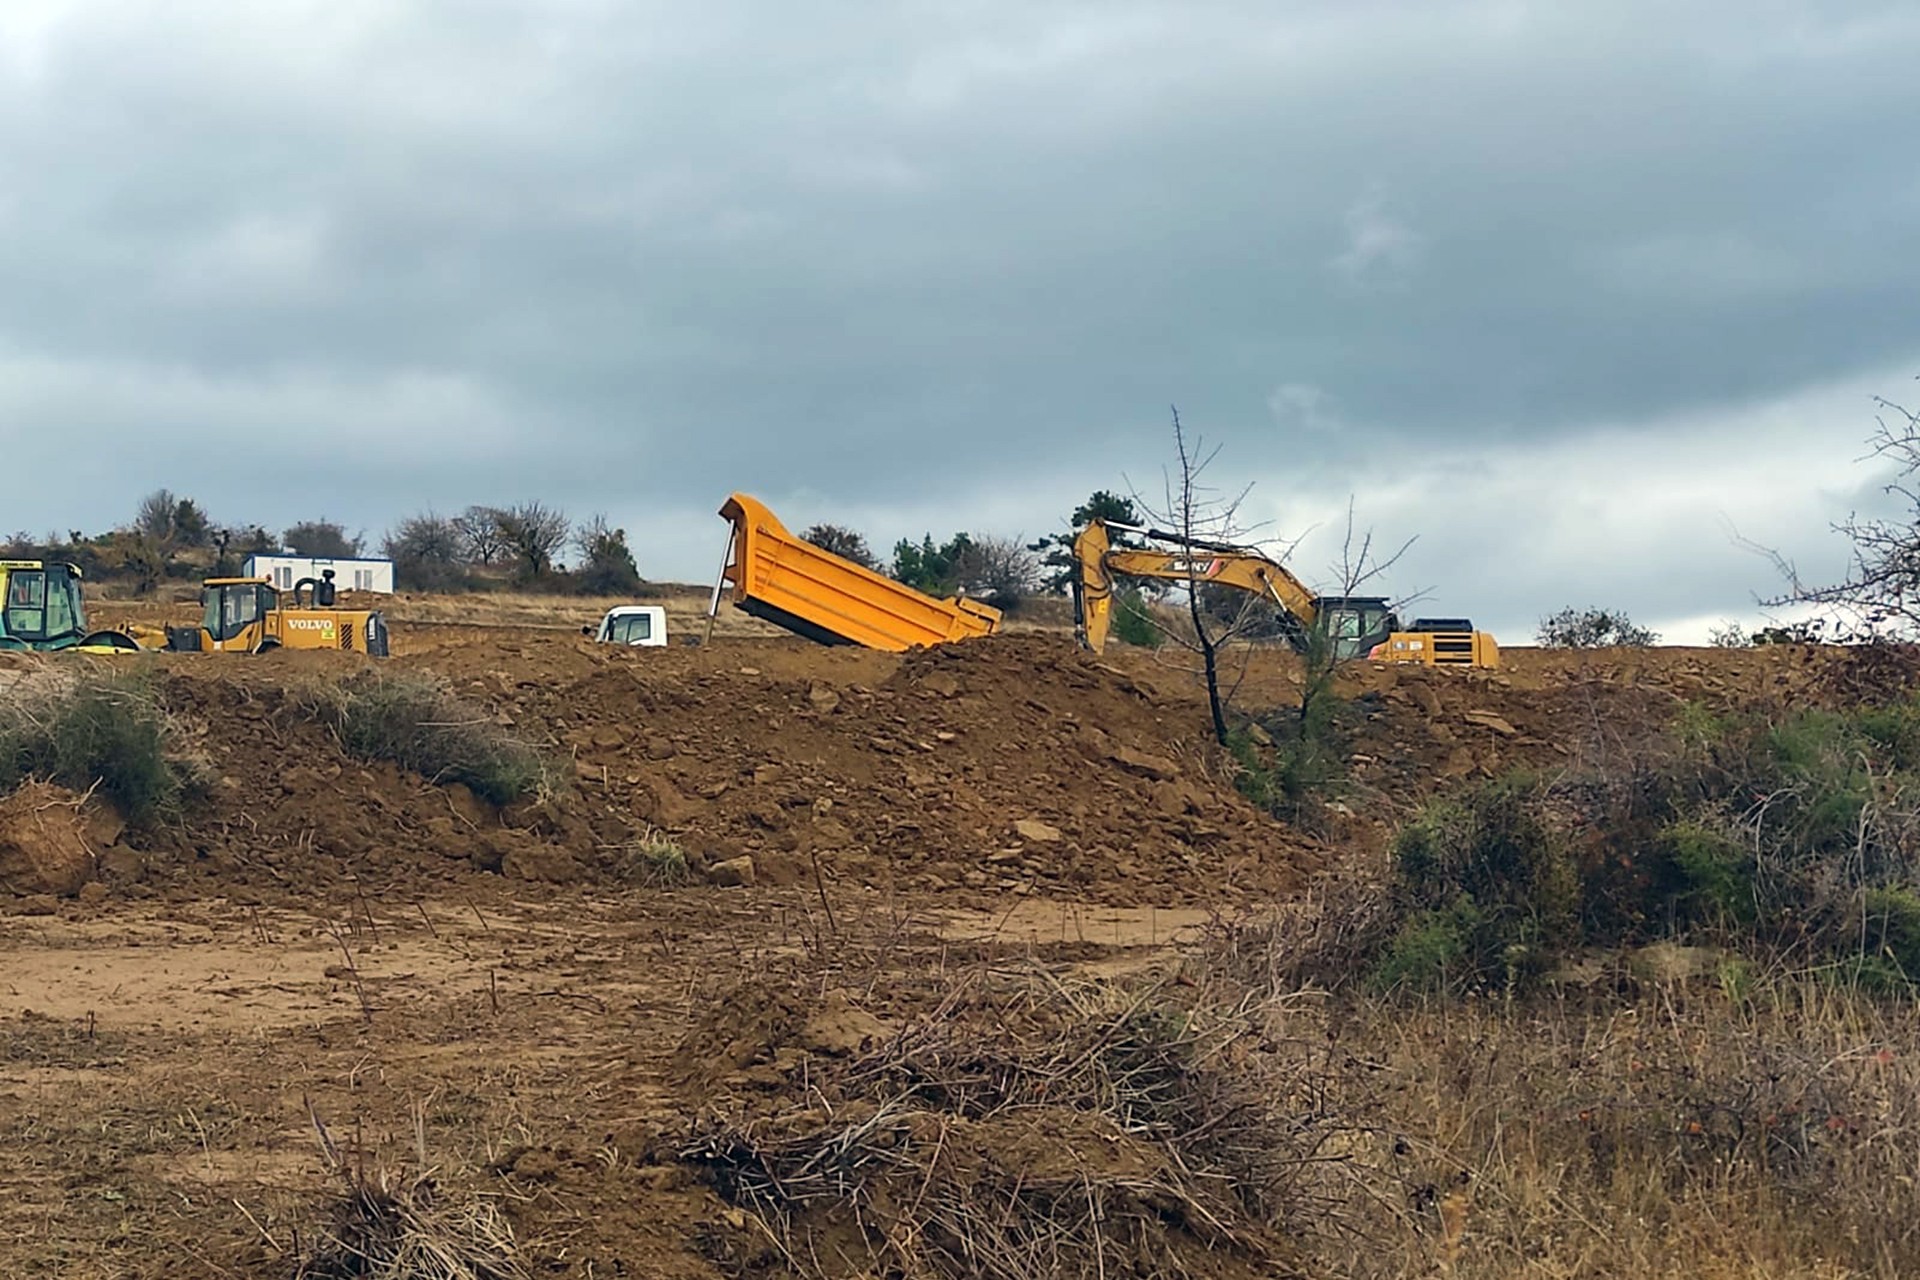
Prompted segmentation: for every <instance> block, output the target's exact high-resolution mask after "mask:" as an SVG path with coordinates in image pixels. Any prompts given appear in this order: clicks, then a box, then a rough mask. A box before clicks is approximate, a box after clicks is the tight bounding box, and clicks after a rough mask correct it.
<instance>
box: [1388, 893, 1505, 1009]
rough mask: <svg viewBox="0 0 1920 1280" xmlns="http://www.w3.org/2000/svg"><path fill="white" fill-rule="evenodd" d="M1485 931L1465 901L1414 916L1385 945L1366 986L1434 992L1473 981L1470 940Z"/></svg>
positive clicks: (1474, 969)
mask: <svg viewBox="0 0 1920 1280" xmlns="http://www.w3.org/2000/svg"><path fill="white" fill-rule="evenodd" d="M1486 925H1487V919H1486V917H1485V915H1483V914H1482V913H1481V911H1480V909H1479V908H1478V907H1476V906H1474V905H1473V903H1472V902H1470V901H1468V900H1467V899H1466V898H1458V899H1455V900H1454V902H1453V903H1452V904H1450V905H1449V906H1447V907H1446V908H1444V909H1440V910H1430V911H1422V912H1419V913H1417V914H1416V915H1414V916H1413V917H1412V918H1411V919H1409V920H1408V921H1407V922H1406V923H1405V924H1403V925H1402V926H1401V927H1400V930H1399V932H1397V933H1396V934H1394V935H1393V938H1392V940H1391V941H1390V942H1388V943H1387V946H1386V950H1385V953H1384V954H1383V955H1382V956H1381V957H1380V960H1379V962H1378V963H1377V964H1376V965H1375V966H1374V968H1373V972H1372V973H1371V974H1370V975H1369V985H1371V986H1372V987H1373V988H1374V989H1375V990H1377V991H1381V992H1391V991H1424V992H1438V991H1445V990H1449V989H1452V988H1456V987H1458V986H1461V985H1463V984H1465V983H1467V982H1469V981H1471V980H1472V979H1473V978H1475V977H1476V976H1478V974H1479V966H1478V965H1477V964H1476V963H1474V951H1475V946H1474V939H1475V937H1476V936H1477V935H1479V934H1480V933H1481V931H1482V930H1484V929H1485V928H1486Z"/></svg>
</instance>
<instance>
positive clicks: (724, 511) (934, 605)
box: [713, 493, 1000, 653]
mask: <svg viewBox="0 0 1920 1280" xmlns="http://www.w3.org/2000/svg"><path fill="white" fill-rule="evenodd" d="M720 514H721V515H722V516H724V517H725V518H726V519H728V520H730V521H731V522H732V523H733V534H732V536H731V538H730V540H729V545H728V550H727V563H726V567H725V568H724V569H723V570H722V571H721V575H720V582H719V583H718V584H717V585H716V587H715V590H714V600H713V607H714V608H715V609H718V608H719V604H720V596H721V593H722V592H723V591H724V590H725V589H726V588H727V587H728V586H729V585H731V587H732V588H733V593H732V596H731V597H730V598H731V599H732V601H733V603H734V606H735V607H736V608H738V609H740V610H741V612H743V613H748V614H751V615H753V616H754V617H756V618H760V619H762V620H763V621H766V622H771V623H773V624H775V625H776V626H781V627H785V628H786V629H787V630H789V631H791V632H794V633H795V634H796V635H802V636H805V637H806V638H807V639H809V640H815V641H818V642H819V643H821V644H830V645H840V644H857V645H864V646H865V647H867V648H869V649H887V650H891V651H893V652H896V653H897V652H901V651H903V650H906V649H911V648H913V647H914V646H916V645H935V644H944V643H947V642H949V641H953V640H965V639H968V638H970V637H974V636H984V635H991V634H993V633H994V632H995V631H997V630H999V628H1000V611H999V610H998V609H995V608H992V607H990V606H988V605H984V604H980V603H977V602H976V601H972V600H966V599H959V598H955V599H949V600H936V599H934V598H933V597H932V596H929V595H925V594H923V593H921V592H918V591H915V590H914V589H913V588H912V587H909V586H907V585H906V584H905V583H902V582H895V581H894V580H893V579H892V578H889V577H887V576H886V575H885V574H882V573H875V572H874V571H873V570H871V569H868V568H864V567H863V566H861V565H857V564H855V563H853V561H851V560H847V559H843V558H842V557H840V556H836V555H834V554H832V553H831V552H829V551H825V550H823V549H821V548H820V547H816V546H815V545H813V544H812V543H811V542H808V541H806V540H805V539H802V538H796V537H795V536H794V535H792V534H791V533H788V532H787V529H786V526H785V525H783V524H781V523H780V522H779V521H778V520H776V519H775V518H774V515H773V512H771V511H769V510H767V508H766V506H765V505H764V504H762V503H760V502H759V501H757V500H755V499H753V498H750V497H748V496H747V495H746V494H744V493H736V494H734V495H732V496H731V497H729V498H728V499H727V501H726V503H725V505H723V506H722V507H721V508H720Z"/></svg>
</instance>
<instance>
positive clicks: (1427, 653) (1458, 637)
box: [1073, 520, 1500, 667]
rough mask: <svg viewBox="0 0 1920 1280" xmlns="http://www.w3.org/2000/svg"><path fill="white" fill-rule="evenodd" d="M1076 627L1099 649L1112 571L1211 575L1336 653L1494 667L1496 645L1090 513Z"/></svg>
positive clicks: (1297, 634) (1293, 638) (1294, 641)
mask: <svg viewBox="0 0 1920 1280" xmlns="http://www.w3.org/2000/svg"><path fill="white" fill-rule="evenodd" d="M1109 530H1118V531H1123V532H1126V533H1131V534H1136V535H1138V536H1140V537H1142V538H1144V539H1146V540H1147V541H1148V542H1149V543H1158V544H1160V546H1159V548H1155V547H1152V546H1148V547H1141V548H1135V547H1115V546H1114V545H1113V539H1112V535H1111V533H1110V532H1109ZM1073 554H1074V560H1075V570H1074V577H1073V616H1074V629H1075V630H1076V631H1077V632H1078V634H1079V637H1080V641H1081V643H1082V644H1084V645H1086V646H1087V647H1088V648H1089V649H1092V650H1093V651H1094V652H1096V653H1098V652H1100V651H1101V650H1103V649H1104V648H1105V647H1106V643H1107V631H1108V629H1109V627H1110V626H1111V624H1112V620H1113V582H1114V579H1115V578H1148V579H1155V580H1159V581H1163V582H1184V583H1189V584H1197V585H1198V584H1208V583H1211V584H1216V585H1218V586H1223V587H1231V588H1233V589H1235V590H1238V591H1247V592H1251V593H1252V594H1254V595H1257V596H1261V597H1263V598H1265V599H1267V600H1270V601H1272V602H1273V603H1274V604H1276V605H1278V606H1280V608H1281V610H1282V611H1283V614H1284V617H1285V619H1286V620H1288V622H1289V623H1290V625H1289V626H1288V627H1287V628H1286V636H1287V640H1288V642H1289V643H1290V644H1291V645H1292V646H1293V647H1294V648H1295V649H1296V650H1297V651H1299V652H1302V653H1304V652H1306V650H1307V647H1308V642H1309V639H1310V637H1311V636H1312V635H1313V634H1314V633H1315V632H1320V633H1323V634H1325V635H1326V636H1328V637H1330V639H1331V640H1332V643H1333V657H1334V660H1335V661H1347V660H1350V659H1353V658H1374V659H1379V660H1382V661H1388V662H1419V663H1424V664H1426V665H1428V666H1462V667H1497V666H1499V665H1500V648H1499V646H1498V645H1497V644H1495V643H1494V639H1493V637H1492V636H1490V635H1488V634H1486V633H1485V632H1482V631H1475V630H1474V629H1473V624H1472V623H1471V622H1469V621H1468V620H1466V619H1464V618H1416V619H1415V620H1414V622H1413V625H1412V626H1410V627H1407V628H1405V629H1402V628H1401V626H1400V619H1399V618H1398V617H1396V616H1395V614H1394V612H1393V609H1392V606H1391V605H1390V604H1389V602H1388V601H1387V600H1386V599H1385V598H1383V597H1380V596H1316V595H1315V594H1314V593H1313V592H1312V591H1310V590H1308V589H1307V586H1306V584H1304V583H1302V582H1301V581H1300V579H1298V578H1296V577H1294V576H1293V574H1292V573H1291V572H1289V571H1288V570H1287V568H1286V566H1284V565H1282V564H1279V563H1278V562H1276V561H1274V560H1270V559H1268V558H1267V557H1266V556H1264V555H1261V554H1260V553H1259V552H1258V551H1255V550H1253V549H1252V548H1249V547H1237V546H1231V545H1229V544H1226V543H1216V542H1202V541H1199V540H1197V539H1193V538H1185V537H1181V536H1180V535H1179V534H1174V533H1167V532H1165V531H1163V530H1158V529H1150V528H1145V527H1142V526H1136V525H1122V524H1115V523H1111V522H1109V521H1105V520H1094V521H1092V522H1091V523H1089V524H1088V525H1087V527H1086V528H1085V529H1082V530H1081V531H1080V533H1079V535H1078V536H1076V537H1075V538H1074V541H1073Z"/></svg>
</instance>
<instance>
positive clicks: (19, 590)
mask: <svg viewBox="0 0 1920 1280" xmlns="http://www.w3.org/2000/svg"><path fill="white" fill-rule="evenodd" d="M7 630H8V631H9V632H11V633H13V634H14V635H17V636H21V637H25V638H34V639H37V638H39V637H42V636H44V635H46V633H47V575H46V573H45V572H44V571H43V570H39V569H27V570H15V571H14V572H13V574H12V575H10V577H9V579H8V582H7Z"/></svg>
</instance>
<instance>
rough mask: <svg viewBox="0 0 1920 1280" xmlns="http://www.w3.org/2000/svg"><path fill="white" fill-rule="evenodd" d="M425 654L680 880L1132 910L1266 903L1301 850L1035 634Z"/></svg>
mask: <svg viewBox="0 0 1920 1280" xmlns="http://www.w3.org/2000/svg"><path fill="white" fill-rule="evenodd" d="M475 659H478V661H477V662H476V661H474V660H475ZM489 659H490V660H489ZM423 661H424V660H423ZM433 661H434V667H435V669H436V670H440V671H444V672H446V673H447V674H449V675H450V676H452V677H453V678H454V682H455V685H456V687H457V688H458V689H459V690H460V691H461V692H462V693H463V695H464V696H467V697H469V698H471V699H473V700H475V701H476V702H479V703H480V704H481V705H483V706H484V707H486V708H487V710H488V711H489V712H490V713H491V714H493V715H495V716H496V717H497V718H498V719H499V721H500V722H501V723H503V724H506V725H510V726H512V727H513V729H514V731H515V732H521V733H528V734H537V733H539V732H541V731H544V732H545V733H546V734H547V735H548V736H549V739H550V741H551V743H552V745H553V747H554V749H556V750H559V751H562V752H564V753H566V754H567V755H569V756H571V757H572V760H573V768H574V774H575V781H576V789H577V795H576V797H575V800H574V802H573V809H574V812H575V814H576V816H577V817H578V818H579V820H580V821H581V822H583V823H584V824H586V825H587V826H588V827H590V828H591V829H592V831H593V832H594V838H595V840H597V841H598V842H599V843H600V844H601V845H603V846H607V847H609V848H611V849H615V850H617V849H618V847H619V846H621V845H622V844H624V843H627V842H630V841H632V840H634V839H637V838H638V837H639V836H640V835H642V834H644V833H645V832H647V831H651V830H658V831H664V832H667V833H669V834H671V836H672V837H673V838H674V839H676V840H677V841H678V842H679V843H680V844H682V845H683V846H684V847H685V849H686V852H687V854H688V856H689V858H690V860H691V861H692V862H693V863H694V864H695V865H696V866H697V867H699V868H706V867H709V866H712V865H713V864H715V863H717V862H722V861H729V860H732V859H737V858H740V857H743V856H744V857H750V858H752V860H753V862H754V864H755V869H756V879H757V880H758V881H759V882H762V883H768V882H770V883H773V884H776V885H777V884H790V883H795V882H800V881H810V880H811V877H812V875H813V868H814V867H815V866H816V865H818V866H819V867H820V868H821V869H822V872H823V874H824V875H825V876H826V877H827V878H828V879H829V880H838V881H841V882H846V881H854V882H857V883H863V884H867V885H871V886H874V887H876V888H882V889H885V888H890V887H891V888H916V889H933V890H942V889H972V890H981V891H988V892H1005V891H1015V892H1036V891H1037V892H1046V891H1049V890H1054V889H1071V890H1073V891H1075V892H1077V893H1080V894H1083V895H1091V896H1094V897H1097V898H1099V899H1101V900H1103V901H1115V902H1123V903H1124V902H1150V901H1156V900H1160V899H1190V898H1192V897H1194V896H1196V895H1206V896H1221V895H1226V896H1232V895H1234V894H1243V893H1254V892H1275V891H1281V890H1284V889H1287V888H1289V887H1291V886H1293V885H1295V884H1297V883H1298V882H1299V880H1300V869H1301V867H1302V865H1303V864H1304V865H1311V864H1312V863H1313V862H1314V861H1315V859H1316V857H1317V854H1316V852H1315V850H1314V848H1313V846H1312V845H1311V844H1310V843H1309V842H1307V841H1304V840H1302V839H1300V838H1299V837H1298V836H1296V835H1295V834H1293V833H1292V832H1290V831H1289V830H1288V829H1287V828H1286V827H1284V826H1282V825H1281V824H1279V823H1277V822H1274V821H1273V820H1272V819H1270V818H1268V817H1267V816H1266V815H1264V814H1262V813H1261V812H1259V811H1258V810H1256V809H1254V808H1252V807H1251V806H1249V805H1248V804H1246V803H1245V802H1244V801H1242V800H1241V799H1240V798H1239V797H1238V796H1237V795H1236V794H1235V793H1234V791H1233V789H1232V787H1231V786H1230V785H1227V784H1226V783H1225V782H1224V780H1222V779H1217V778H1214V777H1211V776H1209V775H1208V774H1207V772H1206V766H1205V763H1204V762H1205V753H1204V752H1202V751H1201V750H1200V745H1199V739H1198V737H1197V736H1196V727H1197V726H1198V725H1199V724H1200V723H1201V722H1197V721H1195V720H1194V719H1193V717H1192V715H1191V710H1190V708H1189V707H1187V706H1186V705H1184V704H1183V703H1182V702H1181V701H1179V700H1177V699H1170V698H1168V697H1167V696H1165V695H1163V694H1162V693H1160V692H1159V691H1157V690H1156V689H1154V688H1153V687H1152V686H1151V685H1150V684H1149V683H1147V682H1146V681H1144V680H1141V679H1139V678H1136V677H1134V676H1132V675H1129V674H1127V673H1125V672H1123V671H1121V670H1119V669H1118V668H1115V667H1112V666H1109V665H1106V664H1103V663H1100V662H1097V661H1095V660H1093V659H1092V658H1091V657H1089V656H1087V655H1084V654H1081V653H1079V652H1077V651H1076V650H1075V649H1074V648H1073V646H1072V644H1071V642H1068V641H1062V640H1059V639H1056V638H1053V637H1048V636H1032V635H1026V636H1010V637H1003V638H996V639H993V640H985V641H974V642H969V643H967V644H964V645H955V646H950V647H944V648H941V649H936V650H931V651H926V652H922V653H917V654H912V655H907V656H905V657H894V656H892V655H885V654H873V653H864V652H858V653H846V652H841V651H834V650H822V649H819V648H798V649H796V648H793V647H791V646H780V645H765V646H760V645H751V646H750V645H744V644H743V645H739V646H733V647H729V648H728V649H726V650H721V649H720V648H719V646H715V647H714V648H713V649H710V650H696V651H674V650H666V651H659V650H656V651H653V652H650V653H623V652H608V651H605V650H596V649H594V648H593V647H591V646H584V645H569V644H558V643H548V644H546V645H528V646H524V647H522V646H517V645H509V646H508V652H507V653H505V654H501V653H490V654H486V655H484V656H483V655H482V654H481V653H479V652H475V651H462V650H459V649H449V650H447V651H443V652H442V653H440V654H438V655H436V657H435V658H434V660H433ZM470 664H471V665H470ZM482 664H484V665H482ZM603 865H610V863H604V862H603Z"/></svg>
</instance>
